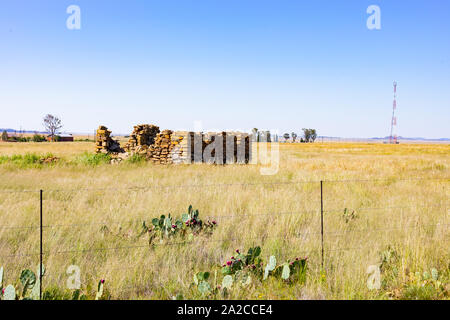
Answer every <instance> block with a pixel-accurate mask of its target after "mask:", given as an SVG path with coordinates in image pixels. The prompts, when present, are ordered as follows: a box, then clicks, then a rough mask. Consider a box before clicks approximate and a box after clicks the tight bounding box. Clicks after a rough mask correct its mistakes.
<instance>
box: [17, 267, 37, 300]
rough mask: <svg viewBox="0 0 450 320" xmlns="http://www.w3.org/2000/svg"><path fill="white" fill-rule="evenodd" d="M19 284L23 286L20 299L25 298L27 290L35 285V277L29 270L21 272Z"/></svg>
mask: <svg viewBox="0 0 450 320" xmlns="http://www.w3.org/2000/svg"><path fill="white" fill-rule="evenodd" d="M20 282H21V283H22V286H23V291H22V297H25V296H26V294H27V291H28V290H29V289H33V287H34V285H35V284H36V275H35V274H34V272H33V271H31V270H30V269H25V270H22V273H21V274H20Z"/></svg>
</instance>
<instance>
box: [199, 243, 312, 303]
mask: <svg viewBox="0 0 450 320" xmlns="http://www.w3.org/2000/svg"><path fill="white" fill-rule="evenodd" d="M235 253H236V254H235V255H234V256H232V257H231V258H230V259H228V260H227V261H226V263H224V264H222V265H221V267H220V271H221V274H222V275H223V278H222V281H221V284H220V285H217V271H216V279H215V281H214V283H215V285H211V284H210V283H209V282H208V278H209V277H210V272H199V273H197V274H195V275H194V283H193V286H195V287H196V288H197V290H198V292H199V293H200V294H201V295H202V296H215V295H216V294H219V293H220V294H221V295H222V296H223V297H226V296H227V295H228V294H229V292H230V290H232V289H233V288H245V287H246V286H249V285H251V284H253V283H261V282H262V281H265V280H267V279H268V278H269V277H273V278H274V279H279V280H281V281H283V282H285V283H288V284H293V283H300V284H304V283H305V281H306V273H307V262H308V258H307V257H304V258H300V257H299V258H295V259H294V260H293V261H287V262H285V263H282V264H280V265H278V264H277V259H276V258H275V256H270V257H269V260H268V262H267V264H266V265H265V267H263V266H264V263H263V261H262V259H261V257H260V255H261V248H260V247H252V248H250V249H248V251H247V253H241V251H240V250H239V249H237V250H236V252H235ZM255 280H256V282H255Z"/></svg>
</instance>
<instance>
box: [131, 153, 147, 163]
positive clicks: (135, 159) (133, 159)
mask: <svg viewBox="0 0 450 320" xmlns="http://www.w3.org/2000/svg"><path fill="white" fill-rule="evenodd" d="M127 162H129V163H143V162H145V157H144V156H142V155H140V154H133V155H132V156H131V157H129V158H128V159H127Z"/></svg>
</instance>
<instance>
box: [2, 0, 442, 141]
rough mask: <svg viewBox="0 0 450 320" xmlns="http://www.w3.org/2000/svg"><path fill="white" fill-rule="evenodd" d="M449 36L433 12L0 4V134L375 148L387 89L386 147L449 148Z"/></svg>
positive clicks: (93, 1)
mask: <svg viewBox="0 0 450 320" xmlns="http://www.w3.org/2000/svg"><path fill="white" fill-rule="evenodd" d="M71 4H75V5H78V6H79V7H80V9H81V29H80V30H69V29H67V28H66V20H67V18H68V17H69V14H67V13H66V8H67V7H68V6H69V5H71ZM372 4H375V5H378V6H379V7H380V9H381V30H368V29H367V27H366V20H367V18H368V16H369V15H368V14H367V13H366V9H367V7H368V6H369V5H372ZM449 35H450V1H441V0H440V1H435V0H434V1H433V0H431V1H430V0H429V1H399V0H396V1H378V0H371V1H364V0H359V1H351V0H346V1H331V0H330V1H321V0H315V1H312V0H311V1H287V0H271V1H266V0H240V1H236V0H220V1H219V0H177V1H173V0H150V1H149V0H147V1H145V0H142V1H137V0H130V1H112V0H109V1H103V0H89V1H76V0H72V1H65V0H54V1H23V0H1V2H0V43H1V46H0V128H1V127H5V128H16V129H19V128H24V129H37V130H42V125H41V123H42V117H43V116H44V115H45V114H46V113H52V114H55V115H58V116H59V117H61V119H62V120H63V124H64V130H65V131H69V132H93V131H94V129H95V128H96V127H97V126H98V125H100V124H103V125H106V126H108V127H109V128H110V129H112V130H113V132H115V133H129V132H131V130H132V126H133V125H134V124H138V123H154V124H157V125H159V126H160V127H161V128H163V129H165V128H169V129H193V127H194V121H201V122H202V125H203V128H204V129H208V130H213V129H241V130H244V129H250V128H253V127H257V128H265V129H276V130H278V131H279V133H280V134H281V133H284V132H292V131H296V132H300V131H301V128H303V127H308V128H316V129H317V130H318V132H319V135H331V136H342V137H373V136H386V135H387V134H388V133H389V124H390V117H391V106H392V82H393V81H394V80H396V81H397V82H398V134H399V135H401V136H410V137H411V136H423V137H428V138H440V137H450V129H449V119H450V90H449V89H450V41H449V38H450V37H449Z"/></svg>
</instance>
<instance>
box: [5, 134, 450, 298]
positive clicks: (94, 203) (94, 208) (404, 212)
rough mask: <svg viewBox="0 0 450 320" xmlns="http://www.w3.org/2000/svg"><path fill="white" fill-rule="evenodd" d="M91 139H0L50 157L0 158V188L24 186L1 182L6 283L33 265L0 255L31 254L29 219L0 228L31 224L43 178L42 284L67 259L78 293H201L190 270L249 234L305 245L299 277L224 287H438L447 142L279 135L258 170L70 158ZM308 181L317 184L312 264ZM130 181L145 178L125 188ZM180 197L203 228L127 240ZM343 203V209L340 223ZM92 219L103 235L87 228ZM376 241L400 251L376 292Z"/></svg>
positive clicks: (283, 244)
mask: <svg viewBox="0 0 450 320" xmlns="http://www.w3.org/2000/svg"><path fill="white" fill-rule="evenodd" d="M92 150H93V144H92V143H83V142H75V143H41V144H39V143H0V156H1V155H13V154H25V153H29V152H32V153H40V154H44V153H48V152H51V153H52V154H53V155H55V156H57V157H61V158H62V159H63V161H61V163H60V164H56V165H52V166H45V165H44V166H39V167H37V168H36V167H24V168H17V167H15V166H14V165H10V164H3V165H0V176H1V180H0V189H3V190H4V189H7V190H17V191H19V190H29V191H32V192H22V193H7V192H5V193H0V196H1V200H0V217H1V221H2V223H1V226H2V227H3V228H2V227H0V239H1V242H0V243H1V244H0V259H1V262H0V265H3V266H4V267H5V273H6V274H5V277H6V278H7V281H8V282H17V278H18V274H19V272H20V270H21V268H23V267H29V268H32V269H35V268H36V265H37V264H38V261H39V257H38V256H37V255H31V256H20V257H6V256H9V255H17V254H35V253H36V252H39V230H38V229H36V228H29V229H14V228H5V226H10V227H23V226H30V225H34V226H36V225H38V222H39V194H38V192H37V191H38V190H39V189H43V190H44V225H46V226H47V227H46V228H45V229H44V251H45V252H46V253H48V254H46V255H45V256H44V263H45V265H46V267H47V272H48V275H47V276H46V277H45V279H44V281H45V282H44V287H45V288H52V287H60V288H64V287H65V282H66V279H67V277H68V276H67V275H66V274H65V270H66V269H67V267H68V266H69V265H71V264H74V265H78V266H79V267H80V268H81V271H82V282H83V285H84V287H85V290H87V291H89V290H92V289H91V288H92V287H93V286H95V283H96V281H97V280H98V279H100V278H105V279H106V281H107V282H106V284H107V288H108V290H109V291H110V292H111V295H112V297H113V298H117V299H128V298H146V299H161V298H162V299H167V298H170V297H172V296H173V295H175V294H176V293H183V295H184V297H185V298H200V296H199V295H198V294H197V293H196V292H195V291H194V290H192V289H190V288H189V285H190V284H191V282H192V276H193V274H194V273H196V272H198V271H209V270H214V269H215V268H217V266H218V265H221V264H222V263H223V262H224V261H225V260H226V259H227V258H229V257H230V256H231V255H232V254H233V252H234V250H235V249H236V248H240V249H242V250H247V248H248V247H250V246H254V245H260V246H261V247H262V255H263V257H264V258H265V259H267V258H268V257H269V256H270V255H275V256H276V257H277V259H278V260H279V261H280V262H282V261H286V260H287V259H292V258H294V257H297V256H304V255H307V256H308V257H309V271H308V280H307V283H306V285H304V286H300V285H287V284H283V283H280V282H279V281H267V282H264V283H259V282H255V283H253V284H252V285H251V286H250V288H247V289H245V290H242V289H241V290H238V289H236V290H234V291H232V294H231V298H243V299H257V298H268V299H321V298H327V299H367V298H386V297H387V296H388V295H387V292H388V291H390V290H391V289H393V288H394V289H395V288H402V286H404V284H405V283H407V282H408V279H409V278H408V275H409V273H410V272H416V271H418V272H423V271H427V270H428V271H429V270H430V269H431V268H436V269H437V270H439V272H440V274H441V275H442V277H443V278H442V279H443V282H444V285H447V286H448V279H449V258H450V257H449V251H448V244H449V242H448V240H449V233H448V230H449V227H448V218H447V217H448V204H447V201H448V195H449V194H448V183H449V179H448V177H450V168H449V165H450V162H449V154H450V146H449V145H444V144H441V145H439V144H435V145H419V144H414V145H412V144H411V145H408V144H401V145H383V144H350V143H348V144H346V143H324V144H320V143H316V144H282V145H281V146H280V154H281V162H280V169H279V172H278V173H277V174H276V175H273V176H262V175H260V172H259V168H260V167H259V166H252V165H247V166H240V165H228V166H211V165H179V166H154V165H151V164H146V163H144V164H142V163H140V164H130V163H123V164H120V165H113V166H112V165H98V166H89V165H80V164H73V163H72V162H71V161H74V160H75V159H76V158H77V156H78V155H79V154H80V153H82V152H85V151H89V152H91V151H92ZM372 179H375V180H374V181H365V180H372ZM417 179H428V180H417ZM320 180H324V181H325V182H324V184H323V187H324V210H325V214H324V225H325V227H324V232H325V235H324V245H325V261H324V270H323V272H321V265H320V263H321V259H320V249H321V242H320V239H321V238H320V231H321V229H320V183H319V181H320ZM335 180H352V181H341V182H336V181H335ZM354 180H357V181H354ZM281 182H283V183H281ZM272 183H274V184H272ZM277 183H278V184H277ZM161 186H164V187H161ZM134 187H145V188H142V189H131V190H130V189H126V188H134ZM105 188H107V189H108V190H102V189H105ZM189 204H192V205H193V206H194V207H195V208H198V209H199V211H200V217H201V218H202V219H203V220H206V219H207V218H214V219H216V220H217V221H218V224H219V226H218V228H217V230H216V231H215V233H214V234H213V235H212V236H211V237H210V238H202V237H200V238H199V239H196V240H194V242H192V243H190V244H189V245H161V246H157V247H156V248H154V249H149V247H148V246H147V242H146V239H144V238H142V239H136V238H135V236H136V234H137V232H138V230H139V226H140V225H141V224H142V221H143V220H147V222H149V221H150V220H151V218H153V217H156V216H159V215H160V214H167V213H169V212H170V213H172V214H173V215H176V216H179V215H181V213H183V212H185V211H186V209H187V207H188V205H189ZM345 208H348V209H349V210H350V211H355V214H356V218H354V219H352V220H350V221H347V222H346V219H345V218H344V217H343V213H344V209H345ZM104 225H106V226H108V228H109V229H110V230H111V231H112V232H113V235H104V234H103V233H101V232H100V229H101V227H102V226H104ZM389 246H390V247H392V248H394V249H395V250H396V252H397V253H398V256H399V260H398V261H397V262H396V265H395V268H396V269H397V271H396V272H397V276H396V278H395V279H394V280H392V279H391V280H390V282H389V283H387V284H385V286H384V287H383V289H382V290H378V291H377V290H374V291H371V290H368V289H367V285H366V281H367V274H366V270H367V267H368V266H369V265H373V264H376V263H378V262H379V260H380V258H379V255H380V252H382V251H384V250H386V249H387V248H388V247H389ZM112 248H117V249H112ZM97 249H108V250H97ZM83 250H85V251H83ZM386 279H387V275H386ZM386 281H387V280H386Z"/></svg>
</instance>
